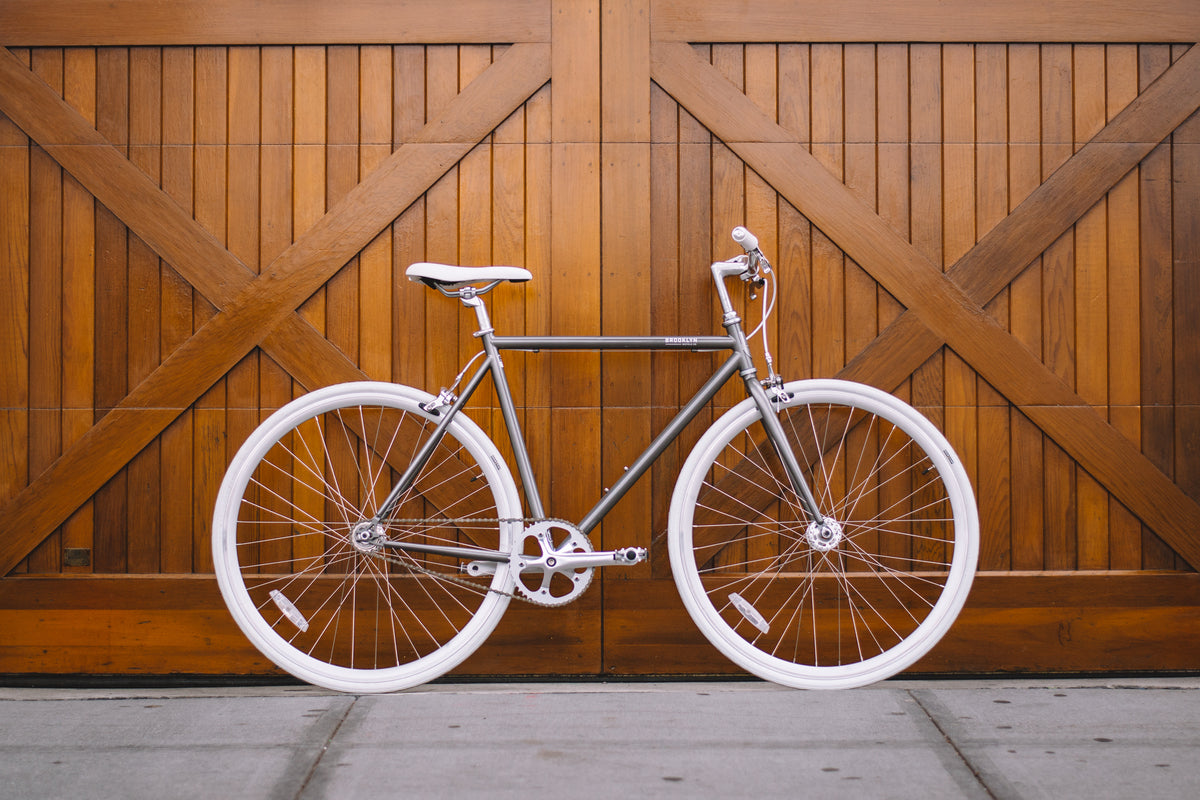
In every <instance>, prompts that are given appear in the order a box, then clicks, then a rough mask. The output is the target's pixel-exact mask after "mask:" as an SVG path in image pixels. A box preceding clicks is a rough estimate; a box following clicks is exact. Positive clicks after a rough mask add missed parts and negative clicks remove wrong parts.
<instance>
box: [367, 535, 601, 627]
mask: <svg viewBox="0 0 1200 800" xmlns="http://www.w3.org/2000/svg"><path fill="white" fill-rule="evenodd" d="M438 521H439V522H444V523H446V524H455V523H459V522H467V523H470V522H494V523H497V524H499V523H501V522H519V523H521V524H522V525H523V526H525V527H526V528H527V527H529V525H530V524H532V523H535V522H554V523H560V524H562V525H566V526H568V527H570V528H574V527H575V526H574V525H571V523H569V522H567V521H566V520H564V519H556V518H552V517H548V518H546V519H536V518H534V517H511V518H507V519H499V518H496V519H489V518H487V517H460V518H457V519H447V520H438ZM429 522H430V520H429V519H393V520H390V521H389V524H398V525H404V524H410V525H421V524H428V523H429ZM583 535H585V536H586V534H583ZM376 555H378V556H379V557H380V558H382V559H383V560H384V561H387V562H388V563H391V564H396V565H397V566H401V567H404V568H405V569H407V570H410V571H414V572H421V573H423V574H425V575H428V576H430V577H431V578H437V579H439V580H444V581H447V582H448V583H456V584H458V585H459V586H464V587H466V588H468V589H470V590H471V591H473V592H475V593H476V594H481V595H483V594H498V595H500V596H501V597H507V598H509V599H510V600H521V601H522V602H525V603H528V604H530V605H532V606H538V607H539V608H554V607H555V604H553V603H543V602H540V601H538V600H535V599H533V598H532V597H526V596H525V595H523V594H520V593H519V592H517V591H515V589H514V591H511V592H503V591H501V590H499V589H493V588H492V587H491V586H480V585H479V584H478V583H474V582H473V581H470V580H468V579H466V578H463V577H460V576H458V575H452V574H450V573H448V572H438V571H437V570H432V569H429V568H427V567H422V566H421V565H420V564H418V563H417V562H416V559H411V563H410V562H409V561H403V560H402V559H400V558H399V557H397V556H392V555H387V554H376ZM513 581H514V584H515V583H516V582H518V581H517V579H516V578H514V579H513Z"/></svg>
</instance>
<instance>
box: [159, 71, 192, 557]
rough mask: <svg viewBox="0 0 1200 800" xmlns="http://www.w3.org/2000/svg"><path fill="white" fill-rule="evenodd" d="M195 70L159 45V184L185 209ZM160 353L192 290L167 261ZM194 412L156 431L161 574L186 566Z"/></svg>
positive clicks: (188, 207)
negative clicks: (159, 461) (159, 463)
mask: <svg viewBox="0 0 1200 800" xmlns="http://www.w3.org/2000/svg"><path fill="white" fill-rule="evenodd" d="M195 75H196V54H195V51H194V50H193V49H192V48H182V47H173V48H166V49H164V50H163V78H162V86H163V97H164V99H165V103H164V106H163V123H162V124H163V152H162V188H163V191H165V192H166V193H167V194H168V195H170V197H171V198H172V199H173V200H174V201H175V202H176V203H178V204H179V206H180V207H181V208H183V209H184V210H185V211H188V212H191V211H192V209H193V207H194V201H193V196H194V195H193V188H194V185H195V177H194V169H193V167H194V164H195V161H196V147H195V119H196V102H195V101H196V98H195ZM161 291H162V293H161V301H162V332H161V339H162V345H161V346H162V352H164V353H170V352H172V351H173V350H174V349H175V348H176V347H178V346H179V345H180V344H182V343H183V342H184V341H185V340H186V339H187V338H188V336H190V335H191V333H192V308H193V305H194V304H195V302H196V301H195V298H194V297H193V291H192V288H191V286H190V284H188V283H187V281H185V280H184V279H183V278H182V277H181V276H180V275H179V274H178V273H177V272H176V271H175V269H174V268H173V266H172V265H170V264H166V263H164V264H163V267H162V290H161ZM195 445H196V441H195V416H194V412H193V411H191V410H188V411H185V412H183V414H181V415H180V416H179V418H178V419H176V420H175V422H173V423H172V424H171V426H170V427H169V428H167V430H166V431H164V432H163V435H162V464H163V469H162V477H163V483H162V495H161V503H162V507H161V509H160V511H159V518H160V523H159V525H160V540H161V543H162V549H161V552H160V559H161V560H160V566H161V569H162V571H163V572H166V573H188V572H191V570H192V540H193V533H192V529H193V525H192V515H191V514H190V513H187V512H190V511H191V509H192V476H193V473H194V470H195V465H196V458H195V453H194V450H195Z"/></svg>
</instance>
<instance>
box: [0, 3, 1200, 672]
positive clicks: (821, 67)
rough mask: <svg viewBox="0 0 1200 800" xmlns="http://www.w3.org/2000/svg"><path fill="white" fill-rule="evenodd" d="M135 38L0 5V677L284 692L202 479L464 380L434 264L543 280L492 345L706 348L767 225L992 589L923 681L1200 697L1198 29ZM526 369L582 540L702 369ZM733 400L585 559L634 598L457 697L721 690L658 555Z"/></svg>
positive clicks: (228, 14) (187, 28)
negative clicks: (962, 512)
mask: <svg viewBox="0 0 1200 800" xmlns="http://www.w3.org/2000/svg"><path fill="white" fill-rule="evenodd" d="M106 5H107V4H102V3H97V2H92V0H72V2H67V3H62V4H60V5H59V6H57V7H56V9H55V10H53V11H46V10H43V8H42V6H41V5H40V4H38V3H36V2H33V1H32V0H29V1H28V2H26V1H25V0H17V1H16V2H8V3H5V4H4V5H3V6H2V7H0V44H2V45H3V48H4V49H3V50H0V201H2V203H3V206H2V210H0V253H3V263H2V264H0V269H2V270H3V276H4V277H3V290H2V292H0V319H2V320H3V322H0V325H2V326H3V328H2V330H3V334H2V335H0V363H3V364H4V365H5V371H6V377H5V379H4V381H3V389H2V393H3V397H2V398H0V421H2V424H0V431H3V433H2V436H3V440H4V447H3V455H2V456H0V502H2V503H3V505H4V508H3V511H2V512H0V575H3V576H4V577H3V578H2V579H0V630H2V631H4V634H3V636H0V671H2V672H20V673H43V672H45V673H76V672H79V673H149V674H158V673H255V672H267V671H269V669H270V666H269V665H268V664H266V663H265V662H264V660H263V659H262V658H261V657H259V656H258V655H257V653H255V652H254V651H253V650H252V649H251V648H249V646H248V645H247V644H246V643H245V641H244V640H243V639H242V638H241V636H240V634H239V633H238V631H237V630H236V628H235V627H234V626H233V624H232V622H231V621H230V620H229V618H228V616H227V615H226V613H225V611H224V609H223V607H222V605H221V603H220V599H219V596H218V595H217V592H216V588H215V582H214V581H213V580H212V576H211V557H210V556H209V544H208V524H209V517H210V514H211V507H212V502H213V499H214V497H215V493H216V489H217V486H218V484H219V482H220V478H221V475H222V473H223V471H224V468H225V466H226V465H227V463H228V461H229V458H230V457H231V456H232V454H233V452H234V451H236V449H237V447H238V446H239V445H240V443H241V442H242V440H243V439H244V438H245V437H246V436H247V435H248V434H249V432H250V430H252V429H253V427H254V425H255V424H256V423H257V422H258V421H260V420H261V419H262V418H264V417H265V416H266V415H267V414H269V413H270V411H271V410H273V409H274V408H277V407H278V406H279V405H281V404H283V403H285V402H287V401H288V400H289V399H291V398H292V397H294V396H296V395H298V394H300V393H302V392H304V391H308V390H311V389H313V388H317V387H319V386H322V385H326V384H329V383H334V382H339V381H344V380H358V379H363V378H371V379H378V380H395V381H400V382H404V383H410V384H413V385H415V386H418V387H422V388H426V389H430V390H433V391H436V390H437V388H438V387H439V386H441V385H444V384H445V383H447V382H448V381H449V380H450V379H451V378H452V376H453V375H454V374H455V373H456V372H457V371H458V369H459V368H460V367H461V366H462V364H463V363H464V362H465V360H466V358H468V357H469V354H470V353H471V352H472V346H473V344H474V342H473V340H472V339H471V337H470V330H471V329H470V328H469V326H468V322H469V320H464V318H463V315H462V309H461V308H459V307H457V306H455V305H454V304H452V303H450V302H448V301H446V300H445V299H444V298H441V297H439V296H436V295H433V294H431V293H430V292H428V291H427V290H425V289H423V288H421V287H419V286H417V285H415V284H411V283H408V282H407V281H405V280H404V279H403V269H404V267H405V266H406V265H407V264H408V263H410V262H412V261H415V260H422V259H428V260H439V261H446V262H451V263H464V264H486V263H515V264H520V265H522V266H525V267H527V268H529V269H530V270H531V271H533V273H534V275H535V278H534V281H532V282H531V283H530V284H528V285H526V286H525V287H521V288H519V287H503V288H502V289H500V290H498V291H497V292H496V293H495V294H494V295H493V298H494V299H493V301H492V304H491V308H492V316H493V321H494V323H495V324H496V327H497V328H498V329H499V330H501V331H503V332H508V333H522V332H528V333H599V332H603V333H625V334H647V333H654V334H671V333H710V332H715V323H714V315H713V307H714V300H713V297H712V294H711V289H710V279H709V276H708V271H707V269H706V266H707V264H708V263H709V262H710V261H712V260H714V259H716V258H722V257H725V256H728V255H730V254H732V252H734V248H733V246H732V245H731V243H730V242H729V241H728V231H729V229H730V228H732V227H733V226H734V225H736V224H743V223H744V224H747V225H749V226H750V227H751V228H752V229H753V230H755V232H756V233H757V234H758V235H759V237H760V239H761V240H762V241H763V243H764V249H766V250H767V251H768V252H770V253H774V254H776V258H775V261H776V263H777V266H778V268H779V274H780V281H781V286H782V296H781V298H780V308H779V312H778V313H777V315H776V317H775V319H774V321H773V324H772V327H771V330H770V332H769V333H770V335H771V337H772V341H773V349H774V351H775V353H776V355H777V366H778V367H779V369H780V371H782V372H783V373H784V374H785V376H787V377H789V378H801V377H810V376H821V377H826V376H839V377H845V378H850V379H854V380H860V381H863V382H866V383H871V384H874V385H876V386H879V387H881V388H883V389H886V390H887V391H891V392H894V393H896V394H898V395H900V396H901V397H904V398H905V399H906V400H908V401H909V402H912V403H913V404H914V405H916V406H918V407H919V408H921V409H922V410H923V411H924V412H925V413H927V414H928V415H929V416H930V417H931V418H933V419H934V420H935V421H936V422H937V424H938V425H939V426H940V427H942V429H943V430H945V431H946V433H947V435H948V437H949V438H950V439H951V441H952V443H953V444H954V446H955V447H956V449H957V450H958V451H959V453H960V454H961V455H962V456H963V458H964V460H965V461H966V462H967V464H968V468H969V470H970V473H971V477H972V481H973V483H974V485H975V487H976V491H977V494H978V496H979V500H980V511H981V520H982V525H983V554H982V559H981V564H980V568H981V574H980V576H979V578H978V579H977V583H976V587H975V589H974V590H973V593H972V596H971V599H970V601H969V602H968V607H967V609H966V610H965V611H964V613H963V615H962V617H961V619H960V622H959V623H958V624H957V625H956V626H955V628H954V629H953V630H952V631H951V634H950V635H949V636H948V637H947V639H946V641H945V642H944V643H943V644H942V645H941V646H939V647H938V648H937V649H936V650H935V651H934V652H933V653H932V654H931V655H930V656H929V657H928V658H926V659H925V660H924V661H923V662H922V663H921V664H920V665H918V667H917V669H918V670H921V671H953V672H978V671H996V670H1014V671H1021V670H1104V669H1194V668H1197V667H1200V647H1198V646H1196V645H1195V644H1193V643H1194V642H1195V641H1197V640H1200V638H1198V637H1197V636H1196V633H1197V626H1198V625H1200V623H1198V622H1197V621H1196V620H1197V614H1196V610H1197V608H1196V606H1197V605H1198V604H1200V584H1198V582H1197V578H1196V573H1195V570H1194V569H1193V565H1196V564H1200V506H1198V505H1197V498H1200V460H1198V459H1197V455H1196V443H1197V438H1198V437H1200V377H1198V376H1200V372H1198V371H1197V370H1196V369H1195V366H1194V365H1195V363H1197V358H1196V356H1197V350H1198V349H1200V336H1198V333H1200V331H1198V330H1197V328H1198V326H1200V321H1198V320H1200V282H1198V281H1197V279H1196V276H1197V275H1198V274H1200V272H1198V267H1200V264H1198V262H1200V255H1198V254H1200V223H1197V219H1200V121H1198V118H1197V115H1196V113H1195V112H1196V109H1197V107H1200V51H1195V52H1194V51H1193V49H1191V44H1190V43H1192V42H1195V41H1197V40H1200V18H1197V15H1196V14H1195V13H1194V11H1195V9H1194V7H1193V4H1191V3H1189V2H1186V1H1185V0H1166V1H1164V2H1154V3H1151V4H1149V6H1148V7H1146V8H1143V9H1139V10H1138V11H1136V12H1133V11H1128V10H1126V8H1125V6H1124V4H1121V3H1116V2H1111V3H1110V2H1106V1H1105V0H1101V1H1100V2H1096V0H1091V1H1090V2H1081V1H1079V0H1052V2H1038V3H1033V2H1029V1H1028V0H1006V2H1004V3H999V4H992V5H989V6H986V7H979V6H977V4H973V3H968V2H963V3H961V4H957V5H956V6H955V7H954V8H952V9H950V10H947V8H946V6H945V4H944V3H934V2H932V1H931V0H905V1H904V2H897V3H892V4H885V5H883V6H879V5H878V4H866V3H860V2H849V3H841V4H837V5H836V6H830V5H829V4H825V3H817V2H808V0H804V1H803V2H778V3H773V2H761V3H754V4H740V5H739V4H729V3H716V2H695V1H694V0H688V1H687V2H685V1H684V0H621V1H619V0H611V1H610V0H582V1H581V2H571V0H560V1H559V2H550V1H549V0H505V2H499V3H497V2H486V0H455V1H454V2H450V3H447V2H444V1H443V2H438V3H433V2H425V0H414V2H410V3H406V4H401V5H399V6H398V7H397V4H379V3H375V2H373V1H372V0H342V2H338V3H327V4H326V3H316V4H303V5H302V6H298V5H289V4H287V3H284V2H280V3H276V4H263V3H258V2H249V1H248V0H219V1H214V2H206V3H201V2H197V3H191V4H176V5H163V4H160V3H156V2H149V0H146V2H140V1H138V0H135V1H134V2H128V3H123V4H121V5H120V6H119V7H118V8H117V9H116V10H110V9H109V8H107V7H106ZM752 313H755V312H754V310H753V309H748V311H747V314H752ZM508 366H509V370H510V372H511V373H513V374H514V375H515V376H517V380H516V384H517V385H516V390H517V394H518V401H519V402H520V403H521V404H522V405H523V407H524V409H525V410H524V413H523V424H524V427H525V430H526V433H527V436H528V438H529V440H530V445H531V447H532V448H533V449H534V451H535V454H534V455H535V467H536V468H537V471H538V474H539V475H541V476H543V477H542V480H543V485H542V487H541V488H542V491H543V493H544V494H545V495H546V497H547V500H548V511H549V513H550V514H551V515H554V516H559V517H563V518H567V519H579V518H580V516H582V514H583V513H584V512H585V511H586V510H587V509H588V508H589V507H590V505H591V503H592V502H593V501H594V499H595V498H596V497H597V496H598V495H599V493H600V492H601V491H602V490H603V488H604V486H606V485H609V484H610V483H611V481H612V480H614V479H615V477H616V476H617V475H619V474H620V472H621V470H622V468H623V467H624V465H626V464H628V463H630V461H631V460H632V459H633V458H635V457H636V455H637V453H638V452H640V450H641V449H642V448H643V447H644V446H645V444H646V443H647V442H648V441H649V440H650V438H651V436H652V435H653V433H654V432H655V431H656V430H657V429H658V428H659V427H661V426H662V425H663V424H664V423H665V422H666V420H668V419H669V418H670V416H671V415H672V414H673V413H674V410H675V408H677V405H678V403H680V402H681V401H683V400H686V398H687V397H688V396H689V395H690V393H691V392H692V391H694V389H695V388H696V387H697V386H698V385H699V383H700V382H701V381H702V380H703V379H704V378H705V377H706V376H707V374H708V371H709V370H710V369H711V366H712V364H711V361H710V359H709V357H708V356H703V355H699V356H698V355H694V354H680V355H676V354H663V355H659V354H655V355H653V356H652V355H649V354H609V355H605V356H603V357H600V356H598V355H592V354H555V355H533V354H530V355H522V356H515V355H514V356H513V357H512V358H511V359H510V360H508ZM737 399H738V398H737V395H736V393H734V392H732V391H730V392H723V393H722V394H721V395H720V396H719V397H718V398H717V400H716V401H715V403H714V405H713V407H712V408H711V409H709V410H707V411H706V412H705V414H703V415H702V418H701V420H700V421H699V424H698V425H694V426H693V429H692V430H689V431H688V432H687V433H686V434H685V436H684V437H683V441H681V442H680V443H679V444H678V445H677V446H675V447H674V448H672V449H671V450H670V451H669V452H668V453H667V455H666V456H665V457H664V458H663V459H662V461H661V463H660V464H658V465H656V467H655V469H654V472H653V474H652V475H651V476H649V478H648V479H646V480H643V481H642V482H641V484H640V485H639V486H638V487H636V488H635V489H634V491H633V492H631V493H630V495H629V496H628V497H627V498H626V499H624V500H623V501H622V502H621V503H620V504H619V505H618V507H617V509H616V510H615V511H614V512H613V514H611V515H610V516H609V518H608V519H607V520H606V521H605V523H604V525H603V526H602V528H601V529H600V530H599V531H598V532H597V534H596V538H598V539H599V541H598V542H597V544H602V545H603V546H606V547H616V546H624V545H641V546H645V547H648V548H649V549H650V550H651V561H650V564H649V565H648V566H643V567H638V568H635V569H632V570H628V571H625V572H610V573H607V574H604V576H603V579H602V580H601V581H599V582H597V584H596V585H594V586H593V587H592V589H591V590H590V591H589V592H588V593H587V594H586V595H585V596H584V597H583V598H582V599H581V600H580V601H579V602H577V603H576V604H574V605H572V606H568V607H566V608H563V609H558V610H551V611H547V610H541V609H534V608H529V607H524V606H519V605H518V604H514V605H513V606H512V607H511V610H510V611H509V613H508V615H507V616H506V618H505V620H504V621H503V622H502V623H501V627H500V628H499V630H498V631H497V633H496V635H495V636H494V637H493V639H492V641H490V642H489V643H488V645H487V646H485V648H483V649H482V650H481V651H480V653H479V654H478V655H477V656H476V657H475V658H473V659H472V660H470V661H469V662H468V663H467V664H465V665H464V667H463V668H462V670H461V671H462V672H466V673H477V674H504V675H514V674H532V673H562V674H593V675H594V674H614V675H629V674H667V673H670V674H680V673H682V674H695V673H712V672H726V671H730V667H729V666H728V665H727V664H726V663H724V662H723V660H722V659H721V658H720V656H719V655H718V654H716V652H715V651H714V650H713V649H712V648H710V647H709V646H708V645H707V644H706V643H705V642H704V641H703V640H702V639H701V638H700V637H699V635H698V634H697V632H696V631H695V628H694V627H693V626H692V624H691V622H690V621H689V620H688V618H687V616H686V614H685V613H684V612H683V609H682V606H681V605H680V603H679V601H678V599H677V598H676V596H675V593H674V586H673V583H672V581H671V578H670V574H669V568H668V565H667V563H666V554H665V550H664V540H663V533H664V531H665V520H666V508H667V505H668V503H669V500H670V492H671V487H672V485H673V481H674V476H675V471H676V470H677V468H678V465H679V464H680V463H682V460H683V458H684V457H685V456H686V453H687V448H688V446H689V445H690V443H691V442H692V441H694V440H695V438H696V436H698V435H699V430H700V426H701V425H702V424H703V423H704V422H705V421H707V420H709V419H711V418H712V416H713V415H714V414H716V413H719V412H720V410H721V409H722V408H723V407H726V406H728V405H729V404H731V403H732V402H735V401H736V400H737ZM492 405H493V403H492V402H491V401H490V400H489V399H488V398H487V397H484V398H483V399H482V401H481V402H480V403H479V407H478V409H477V410H476V412H474V413H475V416H476V419H477V420H478V421H479V422H480V423H481V424H483V425H484V426H485V427H486V428H489V429H494V421H495V418H496V417H497V416H498V415H497V414H496V413H495V410H494V409H493V408H492Z"/></svg>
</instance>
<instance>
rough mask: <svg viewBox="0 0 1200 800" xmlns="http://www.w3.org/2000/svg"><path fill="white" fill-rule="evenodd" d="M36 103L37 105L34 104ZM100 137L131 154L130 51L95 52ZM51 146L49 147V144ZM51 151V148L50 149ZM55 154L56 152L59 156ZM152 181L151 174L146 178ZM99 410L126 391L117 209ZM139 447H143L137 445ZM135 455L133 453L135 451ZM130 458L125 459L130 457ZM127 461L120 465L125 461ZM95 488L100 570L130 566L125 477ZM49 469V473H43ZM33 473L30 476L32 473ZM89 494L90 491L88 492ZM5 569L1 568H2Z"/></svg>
mask: <svg viewBox="0 0 1200 800" xmlns="http://www.w3.org/2000/svg"><path fill="white" fill-rule="evenodd" d="M35 108H36V106H35ZM94 131H95V133H96V134H98V138H99V137H102V138H103V140H107V141H109V142H112V144H113V145H114V147H113V149H112V150H111V151H109V152H110V154H111V155H112V156H114V157H116V158H118V159H119V158H122V157H123V156H125V155H127V152H128V142H129V54H128V52H127V51H124V50H101V51H98V52H97V54H96V128H95V129H94ZM48 147H49V146H48ZM50 152H53V150H50ZM55 157H56V158H57V155H56V156H55ZM146 182H147V183H149V179H148V178H147V179H146ZM96 253H97V257H96V300H95V302H96V378H95V389H96V401H95V403H96V414H97V417H100V415H101V414H104V413H105V412H106V411H107V410H108V409H110V408H112V407H113V406H114V405H116V404H117V403H119V402H120V400H121V398H122V397H123V396H124V395H125V393H126V392H127V391H128V388H129V385H128V368H127V360H128V351H129V337H128V334H127V331H126V327H127V325H128V316H129V312H128V302H129V293H128V232H127V229H126V227H125V225H123V224H122V222H121V220H120V219H119V218H118V217H117V216H115V214H114V210H113V209H112V208H111V207H108V206H107V204H106V206H105V207H103V208H101V209H98V210H97V213H96ZM138 449H139V450H140V449H141V448H138ZM131 455H132V454H131ZM127 461H128V459H126V462H127ZM123 465H124V464H122V466H123ZM114 473H115V474H114V475H113V477H112V480H111V481H109V482H108V484H107V485H105V486H103V487H97V492H96V497H95V500H94V507H95V520H96V534H95V538H94V541H93V548H92V564H93V567H94V568H95V569H96V571H99V572H124V571H125V568H126V552H125V526H126V517H127V512H126V506H125V503H126V482H127V476H126V475H125V474H124V473H123V472H116V471H114ZM43 474H45V473H43ZM31 478H32V476H31ZM88 494H91V493H90V492H88ZM0 571H2V570H0Z"/></svg>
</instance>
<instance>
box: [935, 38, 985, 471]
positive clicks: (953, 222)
mask: <svg viewBox="0 0 1200 800" xmlns="http://www.w3.org/2000/svg"><path fill="white" fill-rule="evenodd" d="M941 56H942V83H943V88H942V140H943V144H942V164H943V174H942V186H943V189H942V205H943V211H942V219H943V229H942V237H943V247H942V261H941V266H942V268H943V269H945V268H948V267H949V266H950V265H952V264H953V263H954V262H956V261H958V259H959V258H961V257H962V256H963V254H965V253H967V252H969V251H970V249H971V248H972V247H973V246H974V245H975V242H976V240H977V238H978V237H977V233H976V218H977V215H978V211H977V209H976V194H977V191H976V173H977V164H976V141H977V138H978V133H977V131H976V118H977V115H978V112H977V109H976V99H975V98H976V94H977V90H976V86H975V58H976V52H975V47H974V45H964V44H946V45H943V46H942V53H941ZM943 370H944V371H943V380H944V386H945V398H944V403H945V417H944V422H943V426H944V427H943V428H942V430H943V432H944V433H945V434H946V438H947V439H949V441H950V444H951V446H953V447H954V451H955V452H956V453H957V454H958V457H959V460H960V461H961V462H962V464H963V466H964V467H965V468H966V470H967V475H968V477H969V478H970V481H971V484H972V485H973V486H979V485H980V482H979V460H980V459H979V456H980V453H981V452H983V448H982V447H981V445H980V442H979V438H978V427H979V409H978V405H979V394H978V389H977V386H976V383H977V379H976V376H975V371H974V370H973V369H972V368H971V365H970V364H969V363H968V362H967V361H965V360H964V359H963V357H962V356H961V355H960V354H959V353H957V352H955V351H953V350H949V351H947V352H946V353H945V355H944V368H943Z"/></svg>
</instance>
